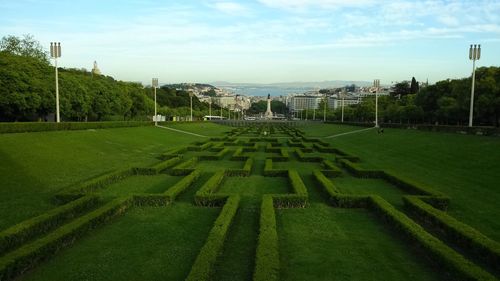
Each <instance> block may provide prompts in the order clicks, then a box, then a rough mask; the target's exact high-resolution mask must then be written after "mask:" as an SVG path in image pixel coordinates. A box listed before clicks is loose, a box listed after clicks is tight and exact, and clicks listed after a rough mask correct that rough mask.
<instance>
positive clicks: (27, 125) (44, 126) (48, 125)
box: [0, 121, 154, 134]
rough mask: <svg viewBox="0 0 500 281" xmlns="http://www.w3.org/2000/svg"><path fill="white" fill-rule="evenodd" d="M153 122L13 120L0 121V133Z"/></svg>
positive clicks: (139, 124) (94, 127) (109, 126)
mask: <svg viewBox="0 0 500 281" xmlns="http://www.w3.org/2000/svg"><path fill="white" fill-rule="evenodd" d="M153 124H154V123H153V122H142V121H118V122H61V123H55V122H14V123H0V134H4V133H24V132H43V131H65V130H88V129H108V128H123V127H142V126H153Z"/></svg>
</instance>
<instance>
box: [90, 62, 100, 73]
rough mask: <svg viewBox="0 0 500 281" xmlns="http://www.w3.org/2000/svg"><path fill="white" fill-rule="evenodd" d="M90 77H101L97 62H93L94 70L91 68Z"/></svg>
mask: <svg viewBox="0 0 500 281" xmlns="http://www.w3.org/2000/svg"><path fill="white" fill-rule="evenodd" d="M92 75H101V71H100V70H99V68H98V67H97V61H94V68H92Z"/></svg>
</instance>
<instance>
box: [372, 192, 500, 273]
mask: <svg viewBox="0 0 500 281" xmlns="http://www.w3.org/2000/svg"><path fill="white" fill-rule="evenodd" d="M369 202H370V204H369V208H371V209H372V210H374V211H375V213H377V214H378V215H379V216H380V217H381V218H382V219H383V220H384V221H387V222H388V223H389V224H390V225H391V226H393V227H394V228H395V230H396V231H397V232H398V233H403V234H404V235H405V237H406V238H407V239H409V240H410V241H412V242H415V243H417V244H418V245H419V246H420V247H421V248H422V249H423V250H424V251H425V252H427V253H428V254H429V255H430V256H431V257H432V258H433V260H434V261H435V262H437V263H438V264H439V266H440V268H444V269H445V270H446V271H447V272H448V274H450V275H451V279H453V280H497V279H496V278H495V277H494V276H492V275H491V274H490V273H488V272H486V271H484V270H483V269H482V268H480V267H479V266H477V265H475V264H474V263H472V262H471V261H469V260H467V259H465V258H464V257H463V256H462V255H460V254H459V253H457V252H456V251H454V250H453V249H452V248H450V247H448V246H447V245H446V244H444V243H443V242H442V241H441V240H439V239H437V238H436V237H434V236H432V235H431V234H429V233H428V232H426V231H425V230H424V229H423V228H422V226H420V225H419V224H417V223H416V222H414V221H413V220H411V219H410V218H408V217H407V216H406V215H405V214H403V213H401V212H400V211H398V210H397V209H396V208H394V206H392V205H391V204H390V203H389V202H387V201H385V200H384V199H382V198H381V197H379V196H376V195H374V196H370V197H369Z"/></svg>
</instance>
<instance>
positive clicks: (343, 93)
mask: <svg viewBox="0 0 500 281" xmlns="http://www.w3.org/2000/svg"><path fill="white" fill-rule="evenodd" d="M344 98H345V89H344V90H342V123H344Z"/></svg>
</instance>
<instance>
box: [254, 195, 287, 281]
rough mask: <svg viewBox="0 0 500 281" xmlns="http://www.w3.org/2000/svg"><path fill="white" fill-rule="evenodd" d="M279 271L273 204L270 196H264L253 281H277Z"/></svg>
mask: <svg viewBox="0 0 500 281" xmlns="http://www.w3.org/2000/svg"><path fill="white" fill-rule="evenodd" d="M279 271H280V258H279V246H278V232H277V231H276V215H275V213H274V203H273V198H272V197H271V195H264V196H263V197H262V205H261V208H260V229H259V238H258V242H257V250H256V254H255V270H254V274H253V281H278V280H279Z"/></svg>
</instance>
